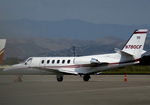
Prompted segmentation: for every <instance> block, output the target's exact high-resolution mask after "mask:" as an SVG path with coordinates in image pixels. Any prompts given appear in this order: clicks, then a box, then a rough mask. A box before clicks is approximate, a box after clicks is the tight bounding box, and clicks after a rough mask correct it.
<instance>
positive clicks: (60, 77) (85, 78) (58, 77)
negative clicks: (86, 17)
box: [56, 74, 91, 82]
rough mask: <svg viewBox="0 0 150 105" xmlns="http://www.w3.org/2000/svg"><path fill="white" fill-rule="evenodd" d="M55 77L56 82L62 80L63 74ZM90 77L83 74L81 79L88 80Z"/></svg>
mask: <svg viewBox="0 0 150 105" xmlns="http://www.w3.org/2000/svg"><path fill="white" fill-rule="evenodd" d="M56 78H57V81H58V82H62V81H63V75H57V76H56ZM90 78H91V77H90V75H87V74H86V75H83V81H85V82H86V81H89V79H90Z"/></svg>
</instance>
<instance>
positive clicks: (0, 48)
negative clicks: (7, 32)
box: [0, 39, 6, 64]
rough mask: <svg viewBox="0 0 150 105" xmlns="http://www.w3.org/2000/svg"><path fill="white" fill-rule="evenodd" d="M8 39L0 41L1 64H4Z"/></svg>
mask: <svg viewBox="0 0 150 105" xmlns="http://www.w3.org/2000/svg"><path fill="white" fill-rule="evenodd" d="M5 44H6V39H0V64H1V63H2V60H3V56H4V50H5Z"/></svg>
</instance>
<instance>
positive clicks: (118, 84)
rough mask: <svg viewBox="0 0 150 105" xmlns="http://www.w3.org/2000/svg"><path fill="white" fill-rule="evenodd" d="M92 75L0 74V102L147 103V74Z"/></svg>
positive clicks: (149, 95)
mask: <svg viewBox="0 0 150 105" xmlns="http://www.w3.org/2000/svg"><path fill="white" fill-rule="evenodd" d="M123 77H124V76H123V75H93V76H92V79H91V80H90V81H89V82H83V81H82V78H80V76H73V75H69V76H68V75H67V76H64V81H63V82H57V81H56V78H55V76H54V75H44V76H43V75H38V76H32V75H31V76H27V75H25V76H23V82H14V80H15V78H16V76H11V75H0V105H150V75H127V77H128V81H127V82H124V78H123Z"/></svg>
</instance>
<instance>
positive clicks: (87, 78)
mask: <svg viewBox="0 0 150 105" xmlns="http://www.w3.org/2000/svg"><path fill="white" fill-rule="evenodd" d="M90 78H91V77H90V75H84V76H83V81H89V79H90Z"/></svg>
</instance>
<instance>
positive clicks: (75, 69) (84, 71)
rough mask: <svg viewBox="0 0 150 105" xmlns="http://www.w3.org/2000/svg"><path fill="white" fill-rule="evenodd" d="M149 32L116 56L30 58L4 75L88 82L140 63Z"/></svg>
mask: <svg viewBox="0 0 150 105" xmlns="http://www.w3.org/2000/svg"><path fill="white" fill-rule="evenodd" d="M147 32H148V30H147V29H139V30H136V31H135V32H134V33H133V34H132V36H131V37H130V39H129V40H128V41H127V43H126V44H125V45H124V47H123V48H122V49H121V50H119V49H115V51H116V53H110V54H99V55H89V56H80V57H30V58H28V59H27V60H26V61H25V62H23V63H20V64H16V65H13V66H11V67H9V68H6V69H4V72H7V73H9V74H15V75H16V74H18V75H50V74H55V75H57V76H56V78H57V81H59V82H60V81H63V75H64V74H74V75H81V76H82V77H83V80H84V81H88V80H89V79H90V75H91V74H95V73H98V72H101V71H103V70H107V69H112V68H117V67H123V66H127V65H133V64H137V63H139V61H140V58H141V56H142V55H143V54H144V53H145V52H146V51H144V50H143V47H144V43H145V39H146V35H147Z"/></svg>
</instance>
